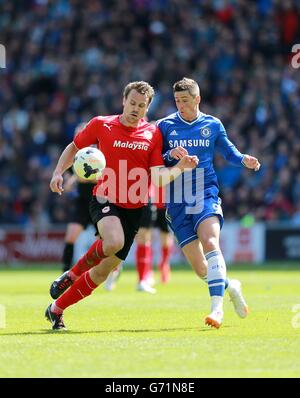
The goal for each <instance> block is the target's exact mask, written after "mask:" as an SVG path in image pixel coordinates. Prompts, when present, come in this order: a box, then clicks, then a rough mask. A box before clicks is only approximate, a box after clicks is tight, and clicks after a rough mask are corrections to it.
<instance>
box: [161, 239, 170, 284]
mask: <svg viewBox="0 0 300 398" xmlns="http://www.w3.org/2000/svg"><path fill="white" fill-rule="evenodd" d="M171 251H172V247H170V246H164V247H162V249H161V260H160V263H159V266H158V269H159V270H160V280H161V282H162V283H167V282H168V281H169V279H170V263H169V261H170V255H171Z"/></svg>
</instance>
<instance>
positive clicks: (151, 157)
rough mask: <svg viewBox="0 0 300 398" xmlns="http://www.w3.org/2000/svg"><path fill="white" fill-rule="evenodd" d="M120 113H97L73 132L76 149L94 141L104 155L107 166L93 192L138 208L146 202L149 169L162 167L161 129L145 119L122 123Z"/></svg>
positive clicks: (112, 200)
mask: <svg viewBox="0 0 300 398" xmlns="http://www.w3.org/2000/svg"><path fill="white" fill-rule="evenodd" d="M119 118H120V115H113V116H97V117H94V118H93V119H91V120H90V122H89V123H88V124H87V125H86V127H85V128H84V129H83V130H82V131H81V132H80V133H78V134H77V135H76V137H75V138H74V144H75V145H76V147H77V148H78V149H81V148H84V147H87V146H90V145H93V144H96V145H97V147H98V149H100V150H101V151H102V152H103V154H104V156H105V158H106V168H105V169H104V171H103V174H102V176H101V179H99V181H98V183H97V185H96V186H95V188H94V191H93V195H96V196H102V197H103V196H105V197H107V199H108V200H109V201H110V202H111V203H115V204H117V205H118V206H121V207H125V208H138V207H142V206H143V205H145V204H146V203H148V196H149V194H148V191H149V184H150V168H151V167H155V166H164V161H163V158H162V137H161V132H160V130H159V129H158V127H156V126H155V125H153V124H150V123H148V122H147V121H146V120H144V119H142V120H140V122H139V124H138V126H137V127H127V126H124V125H123V124H122V123H121V122H120V120H119Z"/></svg>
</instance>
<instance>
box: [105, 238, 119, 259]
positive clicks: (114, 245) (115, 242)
mask: <svg viewBox="0 0 300 398" xmlns="http://www.w3.org/2000/svg"><path fill="white" fill-rule="evenodd" d="M123 246H124V239H123V238H121V237H114V238H112V239H110V240H109V241H104V243H103V252H104V254H105V255H106V256H108V257H109V256H112V255H113V254H115V253H117V252H118V251H119V250H121V249H122V247H123Z"/></svg>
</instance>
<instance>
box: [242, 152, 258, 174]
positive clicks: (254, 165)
mask: <svg viewBox="0 0 300 398" xmlns="http://www.w3.org/2000/svg"><path fill="white" fill-rule="evenodd" d="M243 164H244V165H245V166H246V167H247V168H248V169H254V171H258V170H259V169H260V163H259V161H258V160H257V159H256V158H255V157H254V156H250V155H244V157H243Z"/></svg>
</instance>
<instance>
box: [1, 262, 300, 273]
mask: <svg viewBox="0 0 300 398" xmlns="http://www.w3.org/2000/svg"><path fill="white" fill-rule="evenodd" d="M227 268H228V270H229V271H299V270H300V261H286V262H284V261H266V262H264V263H259V264H255V263H232V264H229V263H228V264H227ZM1 271H11V272H20V271H21V272H32V271H41V272H49V271H57V274H58V275H59V274H60V273H61V266H60V265H57V264H18V265H17V266H8V265H7V264H5V265H4V264H1V263H0V272H1ZM172 271H173V272H176V271H188V272H191V267H190V266H189V265H188V264H184V263H182V264H176V265H174V266H172ZM126 272H134V273H135V272H136V271H135V267H134V266H133V264H126Z"/></svg>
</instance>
